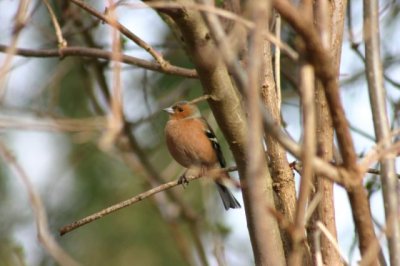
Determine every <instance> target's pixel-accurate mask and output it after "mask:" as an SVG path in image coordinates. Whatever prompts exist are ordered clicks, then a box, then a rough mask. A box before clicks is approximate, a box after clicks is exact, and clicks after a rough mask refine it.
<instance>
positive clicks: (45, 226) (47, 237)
mask: <svg viewBox="0 0 400 266" xmlns="http://www.w3.org/2000/svg"><path fill="white" fill-rule="evenodd" d="M0 155H1V156H2V157H3V158H4V159H5V160H6V162H7V163H8V164H9V165H10V167H11V168H12V169H13V170H14V171H15V172H16V175H18V176H19V177H20V178H21V180H22V182H23V184H24V186H25V187H26V190H27V192H28V196H29V202H30V204H31V207H32V210H33V213H34V215H35V220H36V228H37V234H38V238H39V240H40V242H42V244H43V247H44V248H45V249H46V251H47V252H48V253H49V254H50V256H52V257H53V258H54V260H55V261H57V262H58V263H59V264H60V265H63V266H64V265H66V266H76V265H78V263H77V262H76V261H75V260H74V259H73V258H71V257H70V256H69V255H68V254H67V253H66V252H65V251H64V250H63V249H62V248H61V247H60V246H59V245H58V244H57V242H56V241H55V239H54V237H53V236H52V234H51V233H50V229H49V223H48V220H47V214H46V210H45V208H44V205H43V202H42V200H41V198H40V196H39V194H38V192H37V191H36V190H35V189H34V187H33V185H32V183H31V181H30V180H29V177H28V175H27V174H26V172H25V170H24V169H23V168H22V167H21V165H20V164H19V163H18V162H17V160H16V159H15V158H14V156H13V155H12V154H11V153H10V151H9V150H8V149H7V147H6V146H5V145H4V143H3V142H1V141H0Z"/></svg>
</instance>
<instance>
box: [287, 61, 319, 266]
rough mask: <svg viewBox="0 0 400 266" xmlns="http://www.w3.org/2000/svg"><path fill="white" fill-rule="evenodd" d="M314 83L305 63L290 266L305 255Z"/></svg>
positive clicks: (301, 73) (301, 71) (311, 70)
mask: <svg viewBox="0 0 400 266" xmlns="http://www.w3.org/2000/svg"><path fill="white" fill-rule="evenodd" d="M314 82H315V81H314V68H313V67H312V66H311V65H310V64H307V63H304V64H303V65H302V66H301V68H300V94H301V106H302V109H303V124H304V133H303V147H302V154H301V158H302V162H303V168H302V171H301V180H300V190H299V199H298V201H297V207H296V218H295V226H296V227H295V231H294V234H293V238H294V241H293V242H294V243H293V253H292V254H291V256H290V260H289V265H292V266H295V265H300V264H301V259H302V254H303V247H302V246H301V242H302V241H303V240H304V239H305V234H304V232H305V225H306V220H305V216H306V208H307V203H308V200H309V196H310V192H311V185H312V178H313V175H314V173H313V167H312V164H311V160H312V158H313V157H314V156H315V153H316V140H315V135H316V134H315V133H316V132H315V131H316V125H315V122H316V121H315V106H314Z"/></svg>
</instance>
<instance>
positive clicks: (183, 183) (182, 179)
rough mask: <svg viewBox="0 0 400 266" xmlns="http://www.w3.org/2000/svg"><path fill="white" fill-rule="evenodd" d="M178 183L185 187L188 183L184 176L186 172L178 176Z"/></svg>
mask: <svg viewBox="0 0 400 266" xmlns="http://www.w3.org/2000/svg"><path fill="white" fill-rule="evenodd" d="M178 184H180V185H182V186H183V188H186V187H187V186H188V185H189V181H188V179H187V178H186V173H185V174H183V175H181V176H180V177H179V179H178Z"/></svg>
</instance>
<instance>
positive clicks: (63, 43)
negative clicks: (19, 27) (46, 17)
mask: <svg viewBox="0 0 400 266" xmlns="http://www.w3.org/2000/svg"><path fill="white" fill-rule="evenodd" d="M43 2H44V4H45V5H46V8H47V10H48V11H49V14H50V18H51V22H52V23H53V26H54V29H55V31H56V37H57V40H58V48H64V47H66V46H67V41H66V40H65V39H64V37H63V36H62V31H61V27H60V24H58V21H57V18H56V15H55V14H54V11H53V9H52V7H51V5H50V3H49V1H48V0H43Z"/></svg>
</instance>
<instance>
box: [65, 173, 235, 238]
mask: <svg viewBox="0 0 400 266" xmlns="http://www.w3.org/2000/svg"><path fill="white" fill-rule="evenodd" d="M221 171H226V172H231V171H236V166H232V167H227V168H223V169H215V170H211V171H209V172H208V173H207V176H208V177H209V176H218V174H220V173H221ZM202 177H203V176H187V177H186V178H187V180H188V181H192V180H195V179H199V178H202ZM178 185H180V182H179V180H174V181H171V182H168V183H165V184H162V185H160V186H158V187H155V188H152V189H150V190H147V191H145V192H143V193H140V194H139V195H136V196H134V197H132V198H130V199H127V200H125V201H122V202H120V203H117V204H114V205H112V206H110V207H108V208H106V209H103V210H101V211H99V212H97V213H94V214H92V215H89V216H87V217H85V218H83V219H80V220H78V221H75V222H73V223H71V224H69V225H66V226H63V227H62V228H61V229H60V230H59V232H60V235H64V234H66V233H69V232H71V231H73V230H75V229H77V228H79V227H81V226H83V225H85V224H88V223H91V222H93V221H95V220H98V219H100V218H102V217H104V216H106V215H108V214H111V213H113V212H115V211H118V210H120V209H122V208H125V207H128V206H130V205H132V204H135V203H137V202H139V201H142V200H144V199H145V198H148V197H150V196H153V195H154V194H157V193H159V192H161V191H165V190H168V189H170V188H173V187H176V186H178Z"/></svg>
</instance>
